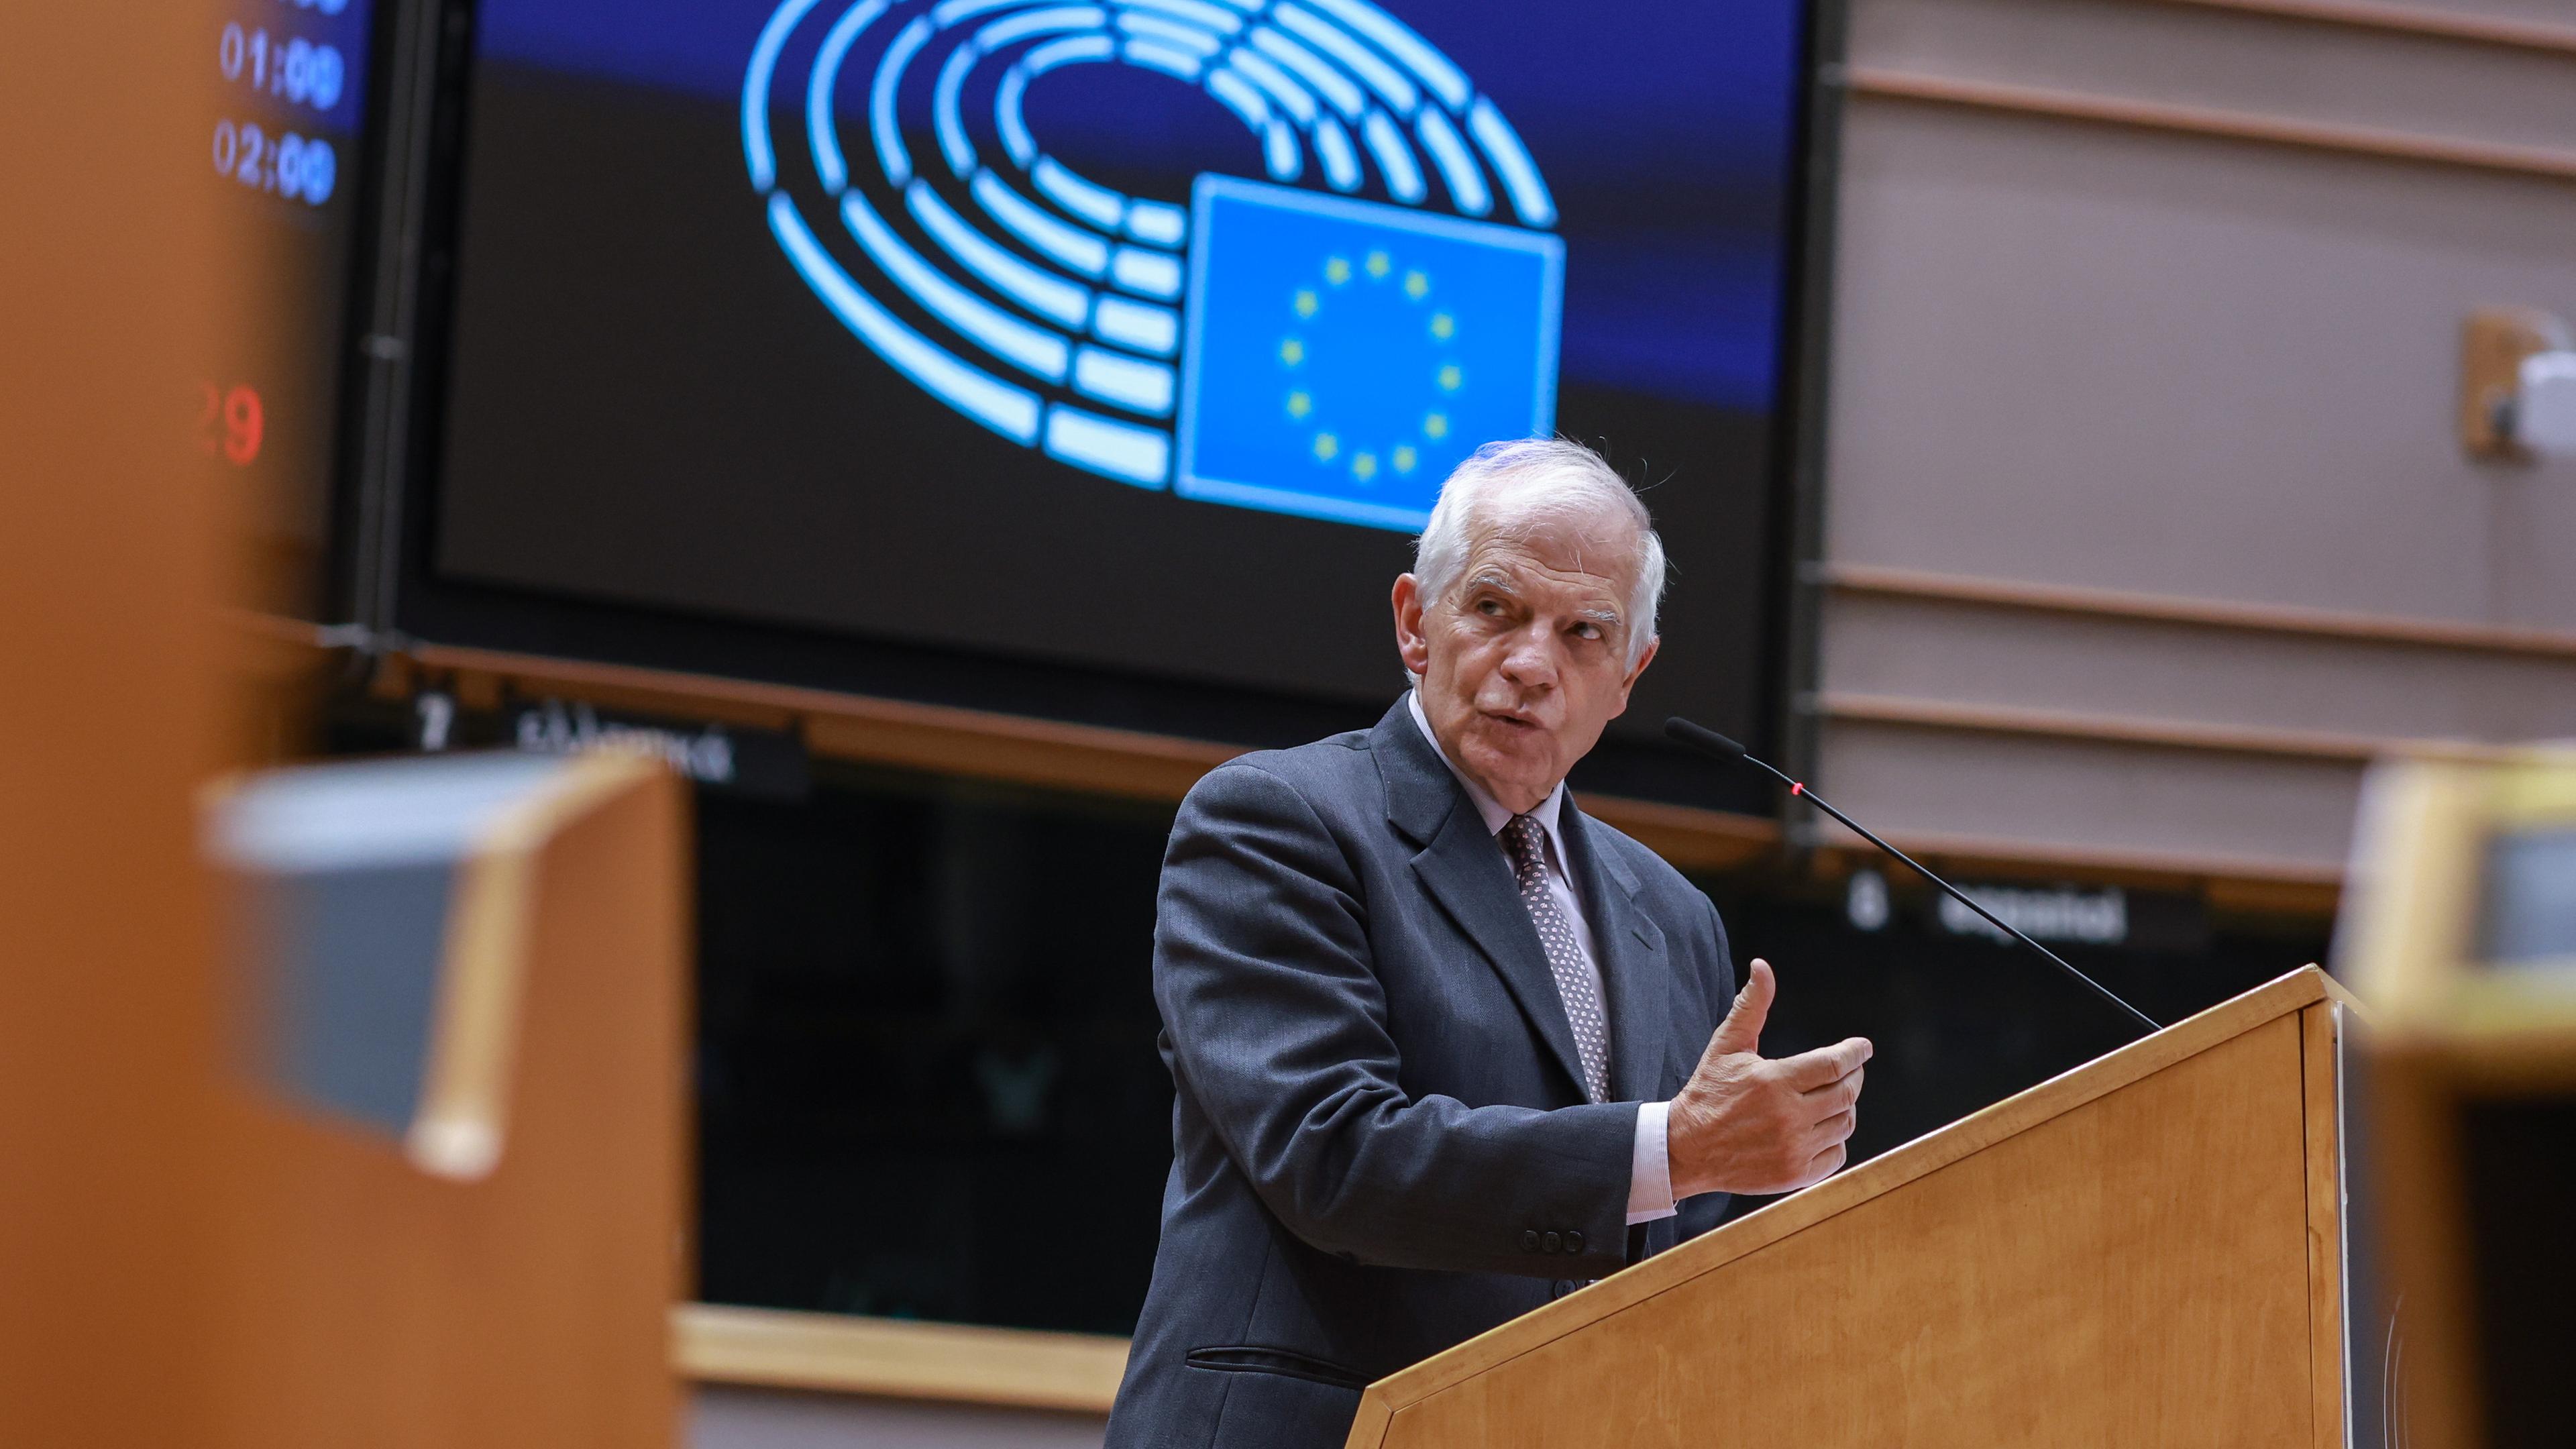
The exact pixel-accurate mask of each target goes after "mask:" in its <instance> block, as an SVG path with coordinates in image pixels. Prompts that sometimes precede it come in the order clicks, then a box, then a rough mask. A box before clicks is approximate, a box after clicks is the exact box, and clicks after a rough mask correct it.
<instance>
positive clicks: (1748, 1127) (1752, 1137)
mask: <svg viewBox="0 0 2576 1449" xmlns="http://www.w3.org/2000/svg"><path fill="white" fill-rule="evenodd" d="M1777 990H1778V984H1777V983H1776V982H1775V981H1774V980H1773V979H1772V976H1771V963H1769V962H1767V961H1758V960H1757V961H1755V962H1754V963H1753V967H1752V970H1751V972H1750V979H1749V980H1747V981H1746V982H1745V983H1744V990H1743V991H1741V992H1739V993H1737V995H1736V998H1735V1005H1734V1006H1733V1007H1732V1008H1731V1009H1729V1010H1728V1012H1727V1013H1726V1020H1724V1021H1721V1022H1719V1023H1718V1024H1717V1030H1716V1031H1714V1032H1712V1033H1710V1035H1709V1038H1708V1050H1707V1051H1706V1052H1704V1053H1702V1054H1701V1056H1700V1059H1699V1069H1698V1070H1697V1071H1694V1072H1692V1073H1691V1079H1690V1080H1689V1081H1688V1082H1686V1083H1684V1084H1683V1086H1682V1091H1681V1095H1680V1096H1678V1097H1675V1098H1673V1104H1672V1109H1671V1111H1670V1113H1669V1115H1667V1116H1666V1117H1665V1119H1664V1144H1665V1156H1666V1160H1667V1163H1668V1165H1669V1167H1670V1169H1671V1172H1672V1179H1673V1196H1674V1198H1675V1199H1680V1198H1686V1197H1695V1196H1697V1195H1699V1194H1700V1193H1704V1192H1750V1193H1772V1192H1791V1191H1794V1190H1796V1189H1798V1188H1802V1187H1805V1186H1807V1185H1808V1184H1809V1183H1813V1182H1821V1181H1823V1180H1824V1179H1825V1178H1827V1177H1830V1176H1832V1175H1833V1173H1834V1170H1835V1169H1837V1168H1839V1167H1841V1166H1842V1165H1843V1143H1844V1142H1845V1141H1846V1140H1847V1139H1849V1138H1850V1136H1851V1134H1852V1124H1853V1123H1854V1121H1855V1120H1856V1118H1855V1116H1854V1113H1855V1110H1856V1106H1857V1104H1858V1103H1859V1101H1860V1081H1861V1064H1862V1063H1863V1062H1866V1061H1868V1060H1869V1055H1870V1045H1869V1041H1868V1039H1867V1038H1865V1037H1857V1036H1856V1037H1850V1038H1847V1039H1845V1040H1843V1041H1839V1042H1836V1043H1835V1044H1833V1045H1832V1046H1829V1047H1821V1048H1818V1049H1817V1050H1815V1051H1811V1052H1803V1053H1800V1054H1799V1055H1797V1056H1794V1057H1782V1058H1780V1059H1779V1060H1778V1061H1768V1060H1765V1059H1764V1058H1763V1056H1762V1055H1761V1052H1760V1050H1759V1049H1760V1046H1761V1042H1762V1020H1763V1018H1764V1017H1766V1016H1768V1015H1769V1014H1770V1012H1771V997H1772V995H1773V993H1774V992H1776V991H1777Z"/></svg>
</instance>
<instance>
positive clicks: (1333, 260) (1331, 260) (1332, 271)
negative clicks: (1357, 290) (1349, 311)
mask: <svg viewBox="0 0 2576 1449" xmlns="http://www.w3.org/2000/svg"><path fill="white" fill-rule="evenodd" d="M1350 279H1351V263H1350V259H1349V258H1348V257H1326V258H1324V280H1325V281H1327V282H1330V283H1332V284H1333V285H1334V286H1336V287H1338V286H1340V285H1341V284H1342V283H1344V282H1347V281H1349V280H1350Z"/></svg>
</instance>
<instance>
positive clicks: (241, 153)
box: [215, 121, 340, 206]
mask: <svg viewBox="0 0 2576 1449" xmlns="http://www.w3.org/2000/svg"><path fill="white" fill-rule="evenodd" d="M215 170H216V171H218V172H220V173H222V174H223V175H226V176H229V177H231V178H233V179H234V180H235V181H238V182H240V183H241V184H243V185H244V186H256V187H258V188H259V189H260V190H262V191H273V192H276V193H278V194H279V195H281V196H291V197H294V198H296V199H298V200H301V201H304V202H307V203H310V204H311V205H314V206H320V205H321V204H322V203H323V202H326V201H328V200H330V199H331V187H332V185H333V183H335V182H337V181H338V180H339V179H340V158H339V156H338V155H337V154H336V153H334V152H333V151H332V149H331V143H330V142H328V141H325V140H323V139H322V138H321V137H319V136H299V135H296V134H295V133H294V132H292V131H289V132H286V133H285V134H283V135H277V136H272V135H270V134H268V133H267V132H266V131H263V130H261V129H260V128H259V125H258V123H257V122H254V121H243V122H241V123H240V124H238V125H236V124H234V123H233V122H231V121H217V122H215Z"/></svg>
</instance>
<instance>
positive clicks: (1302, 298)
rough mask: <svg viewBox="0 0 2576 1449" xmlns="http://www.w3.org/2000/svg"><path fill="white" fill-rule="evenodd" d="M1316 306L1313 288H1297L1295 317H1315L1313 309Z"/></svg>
mask: <svg viewBox="0 0 2576 1449" xmlns="http://www.w3.org/2000/svg"><path fill="white" fill-rule="evenodd" d="M1316 305H1317V303H1316V301H1315V289H1314V288H1312V287H1299V288H1298V289H1297V315H1298V316H1300V317H1312V316H1314V315H1315V307H1316Z"/></svg>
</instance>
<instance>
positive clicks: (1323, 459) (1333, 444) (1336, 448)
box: [1315, 433, 1342, 463]
mask: <svg viewBox="0 0 2576 1449" xmlns="http://www.w3.org/2000/svg"><path fill="white" fill-rule="evenodd" d="M1341 450H1342V440H1341V439H1339V438H1336V437H1334V436H1333V435H1332V434H1330V433H1317V434H1316V435H1315V461H1317V462H1319V463H1329V462H1331V461H1333V455H1334V454H1335V453H1338V452H1340V451H1341Z"/></svg>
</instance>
